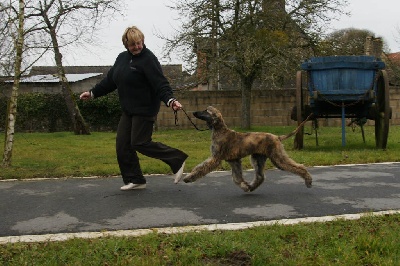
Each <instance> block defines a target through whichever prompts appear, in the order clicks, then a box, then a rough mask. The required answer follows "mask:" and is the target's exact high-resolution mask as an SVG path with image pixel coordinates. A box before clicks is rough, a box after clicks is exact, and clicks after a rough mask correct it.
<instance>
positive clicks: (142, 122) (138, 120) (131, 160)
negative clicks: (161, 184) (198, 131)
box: [116, 113, 188, 184]
mask: <svg viewBox="0 0 400 266" xmlns="http://www.w3.org/2000/svg"><path fill="white" fill-rule="evenodd" d="M154 121H155V117H143V116H128V115H126V114H125V113H123V114H122V116H121V119H120V121H119V124H118V130H117V140H116V151H117V160H118V165H119V169H120V171H121V175H122V178H123V181H124V183H125V184H127V183H130V182H132V183H136V184H140V183H146V180H145V179H144V177H143V173H142V170H141V169H140V164H139V158H138V156H137V153H136V152H140V153H141V154H143V155H145V156H148V157H151V158H155V159H159V160H161V161H163V162H165V163H166V164H168V165H169V167H170V168H171V170H172V172H173V173H174V174H175V173H176V172H178V170H179V168H180V167H181V166H182V164H183V162H184V161H185V160H186V158H187V157H188V155H187V154H186V153H184V152H182V151H180V150H178V149H175V148H172V147H169V146H167V145H165V144H163V143H161V142H153V141H152V138H151V137H152V134H153V126H154Z"/></svg>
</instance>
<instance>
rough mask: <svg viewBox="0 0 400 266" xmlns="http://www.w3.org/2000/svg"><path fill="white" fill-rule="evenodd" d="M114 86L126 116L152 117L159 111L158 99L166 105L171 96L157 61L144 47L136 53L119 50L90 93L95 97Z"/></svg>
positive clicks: (112, 88) (106, 92) (102, 94)
mask: <svg viewBox="0 0 400 266" xmlns="http://www.w3.org/2000/svg"><path fill="white" fill-rule="evenodd" d="M116 89H118V95H119V101H120V104H121V108H122V110H123V111H124V112H125V113H126V114H128V115H140V116H155V115H157V113H158V112H159V110H160V101H163V102H164V103H165V104H166V105H167V103H168V101H169V100H170V99H171V98H173V93H172V89H171V87H170V85H169V82H168V80H167V79H166V78H165V76H164V74H163V72H162V69H161V65H160V62H159V61H158V59H157V57H156V56H155V55H154V54H153V53H152V52H151V51H150V50H149V49H147V48H146V46H144V47H143V50H142V51H141V53H140V54H137V55H133V54H131V53H130V52H129V51H125V52H122V53H120V54H119V55H118V57H117V59H116V60H115V63H114V65H113V66H112V67H111V69H110V70H109V71H108V73H107V77H105V78H104V79H103V80H101V81H100V82H99V83H98V84H96V85H95V86H94V87H93V89H92V90H91V92H92V93H93V96H94V98H97V97H101V96H104V95H106V94H108V93H110V92H112V91H114V90H116Z"/></svg>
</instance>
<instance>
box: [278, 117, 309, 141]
mask: <svg viewBox="0 0 400 266" xmlns="http://www.w3.org/2000/svg"><path fill="white" fill-rule="evenodd" d="M312 115H313V113H311V114H310V115H309V116H308V117H307V118H306V120H304V121H303V122H301V124H300V125H299V126H298V127H297V128H296V129H295V130H293V131H292V132H290V133H289V134H287V135H281V136H278V138H279V140H280V141H282V140H285V139H288V138H290V137H292V136H293V135H295V134H297V132H298V131H299V130H300V129H301V128H302V126H304V124H305V123H306V122H307V121H308V120H310V119H311V117H312Z"/></svg>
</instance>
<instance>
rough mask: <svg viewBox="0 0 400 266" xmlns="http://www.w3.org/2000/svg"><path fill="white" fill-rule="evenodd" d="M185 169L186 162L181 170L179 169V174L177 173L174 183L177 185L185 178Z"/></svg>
mask: <svg viewBox="0 0 400 266" xmlns="http://www.w3.org/2000/svg"><path fill="white" fill-rule="evenodd" d="M183 168H185V162H183V164H182V166H181V168H179V170H178V172H176V174H175V181H174V183H175V184H178V183H179V181H181V179H182V176H183Z"/></svg>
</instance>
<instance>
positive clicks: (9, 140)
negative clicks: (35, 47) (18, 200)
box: [2, 0, 25, 167]
mask: <svg viewBox="0 0 400 266" xmlns="http://www.w3.org/2000/svg"><path fill="white" fill-rule="evenodd" d="M24 16H25V1H24V0H19V13H18V37H17V41H16V49H15V50H16V57H15V64H14V84H13V87H12V92H11V97H10V100H9V101H8V105H7V118H6V129H5V131H6V132H5V141H4V154H3V161H2V166H3V167H9V166H11V158H12V151H13V145H14V133H15V121H16V116H17V100H18V89H19V81H20V78H21V63H22V53H23V46H24Z"/></svg>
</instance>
